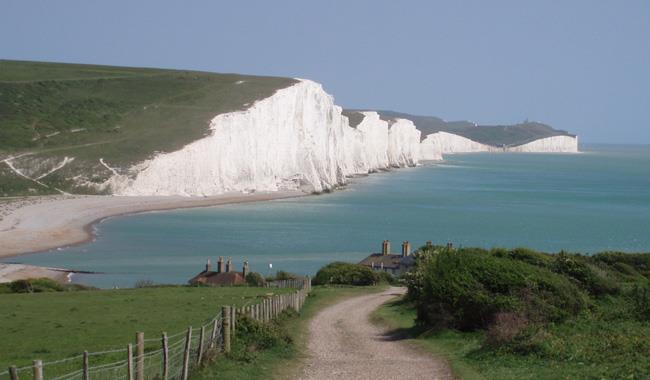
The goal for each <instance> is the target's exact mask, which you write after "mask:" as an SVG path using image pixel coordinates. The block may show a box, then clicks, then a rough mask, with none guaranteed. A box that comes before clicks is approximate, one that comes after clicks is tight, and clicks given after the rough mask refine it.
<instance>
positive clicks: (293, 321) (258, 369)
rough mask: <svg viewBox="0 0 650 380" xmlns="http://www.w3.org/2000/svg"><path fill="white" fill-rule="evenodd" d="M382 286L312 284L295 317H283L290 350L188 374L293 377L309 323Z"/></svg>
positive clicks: (303, 355) (220, 361) (223, 362)
mask: <svg viewBox="0 0 650 380" xmlns="http://www.w3.org/2000/svg"><path fill="white" fill-rule="evenodd" d="M384 289H385V287H384V286H373V287H334V288H330V287H321V286H315V287H314V288H313V291H312V293H311V294H310V296H309V298H308V299H307V302H306V303H305V306H304V308H303V309H302V311H301V313H300V315H299V316H297V317H293V318H289V319H286V320H284V321H283V322H282V327H283V328H284V329H286V331H287V332H288V335H289V336H290V337H291V339H292V341H293V343H292V344H291V348H290V349H286V348H274V349H270V350H267V351H262V352H259V353H257V355H256V358H255V360H253V361H250V362H240V361H234V360H228V359H225V358H219V359H218V360H217V362H216V363H214V364H213V365H211V366H209V367H207V368H205V369H203V370H202V371H200V372H198V373H195V374H193V375H192V376H191V378H192V379H194V380H199V379H206V380H207V379H214V378H215V377H216V376H217V374H218V377H219V378H220V379H244V378H245V379H248V380H255V379H268V378H272V379H295V378H297V376H298V375H299V371H300V369H301V368H302V367H301V364H302V363H303V362H304V360H305V359H306V357H307V353H306V349H307V341H308V338H309V322H310V320H311V318H312V317H313V316H314V315H316V313H317V312H318V311H320V310H322V309H323V308H325V307H327V306H329V305H332V304H334V303H336V302H339V301H341V300H342V299H344V298H347V297H353V296H357V295H361V294H367V293H370V292H378V291H381V290H384Z"/></svg>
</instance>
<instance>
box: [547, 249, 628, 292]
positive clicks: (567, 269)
mask: <svg viewBox="0 0 650 380" xmlns="http://www.w3.org/2000/svg"><path fill="white" fill-rule="evenodd" d="M551 268H552V269H553V271H554V272H556V273H561V274H564V275H567V276H569V277H571V278H572V279H573V280H575V281H576V282H577V284H578V285H579V286H580V287H581V288H583V289H585V290H586V291H588V292H589V293H591V294H593V295H596V296H600V295H603V294H616V293H618V291H619V287H618V285H617V284H616V283H615V282H614V281H613V280H612V279H610V278H607V277H606V276H605V275H601V274H599V273H598V272H596V271H595V270H594V269H593V268H592V267H590V266H589V265H588V264H587V262H586V259H585V258H584V257H582V256H580V255H568V254H567V253H565V252H564V251H562V252H560V253H558V254H557V255H556V256H555V257H554V260H553V265H552V266H551Z"/></svg>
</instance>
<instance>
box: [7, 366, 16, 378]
mask: <svg viewBox="0 0 650 380" xmlns="http://www.w3.org/2000/svg"><path fill="white" fill-rule="evenodd" d="M9 379H10V380H18V370H17V369H16V366H15V365H12V366H11V367H9Z"/></svg>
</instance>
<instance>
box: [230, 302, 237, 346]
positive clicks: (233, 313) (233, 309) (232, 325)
mask: <svg viewBox="0 0 650 380" xmlns="http://www.w3.org/2000/svg"><path fill="white" fill-rule="evenodd" d="M230 315H231V317H230V336H231V338H232V337H234V336H235V327H236V324H237V307H236V306H234V305H233V306H232V307H231V308H230Z"/></svg>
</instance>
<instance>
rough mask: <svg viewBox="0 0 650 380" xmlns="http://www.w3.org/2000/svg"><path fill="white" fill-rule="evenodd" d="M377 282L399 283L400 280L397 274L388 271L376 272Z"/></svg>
mask: <svg viewBox="0 0 650 380" xmlns="http://www.w3.org/2000/svg"><path fill="white" fill-rule="evenodd" d="M375 278H376V282H378V283H385V284H389V285H397V284H398V283H399V281H398V280H397V278H395V276H393V275H392V274H390V273H388V272H379V273H376V274H375Z"/></svg>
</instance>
